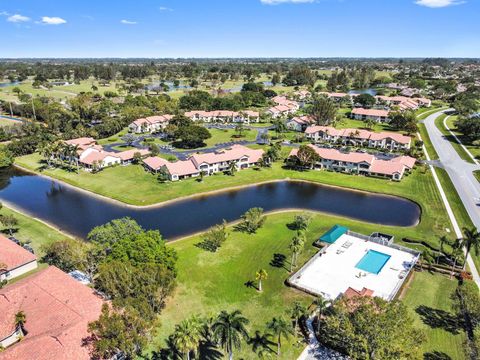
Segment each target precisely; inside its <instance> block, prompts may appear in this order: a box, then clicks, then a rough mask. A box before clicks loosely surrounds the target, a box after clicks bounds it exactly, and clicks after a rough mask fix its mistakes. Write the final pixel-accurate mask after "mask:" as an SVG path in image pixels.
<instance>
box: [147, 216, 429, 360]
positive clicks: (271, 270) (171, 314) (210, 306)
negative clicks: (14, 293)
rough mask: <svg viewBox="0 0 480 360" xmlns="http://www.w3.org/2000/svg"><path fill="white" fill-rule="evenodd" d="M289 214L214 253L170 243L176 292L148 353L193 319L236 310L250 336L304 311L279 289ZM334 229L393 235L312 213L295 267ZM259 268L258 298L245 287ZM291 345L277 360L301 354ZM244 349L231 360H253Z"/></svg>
mask: <svg viewBox="0 0 480 360" xmlns="http://www.w3.org/2000/svg"><path fill="white" fill-rule="evenodd" d="M294 214H295V212H287V213H277V214H270V215H268V216H267V221H266V223H265V225H264V227H263V228H262V229H260V230H259V231H258V232H257V234H255V235H246V234H244V233H239V232H233V231H232V232H231V233H230V236H229V238H228V240H227V242H226V243H225V244H224V246H222V247H221V248H220V250H219V251H218V252H216V253H211V252H207V251H205V250H202V249H200V248H199V247H197V246H195V244H197V243H199V242H200V241H201V237H200V236H193V237H189V238H185V239H182V240H179V241H176V242H173V243H170V245H169V246H172V247H173V248H174V249H175V250H177V253H178V257H179V259H178V263H177V264H178V287H177V290H176V292H175V295H174V296H173V298H172V299H170V300H169V301H168V303H167V306H166V308H165V310H163V312H162V314H161V317H160V319H161V328H160V331H159V332H158V334H157V336H156V338H155V339H154V343H153V346H152V349H154V350H156V349H158V348H159V347H161V346H162V345H164V343H163V341H164V340H165V339H166V338H167V337H168V335H169V334H171V333H172V331H173V329H174V326H175V324H177V323H178V322H180V321H181V320H183V319H185V318H187V317H189V316H191V315H194V314H200V315H206V316H212V315H215V314H217V313H218V312H219V311H221V310H224V309H226V310H234V309H239V310H241V311H242V313H243V314H244V315H245V316H246V317H247V318H249V319H250V321H251V324H250V326H249V332H250V333H253V332H254V331H255V330H263V329H264V325H265V323H266V322H267V321H269V320H270V319H271V318H272V317H274V316H281V315H283V314H284V313H285V311H286V309H288V308H289V306H290V305H291V304H292V303H293V301H295V300H299V301H302V302H303V303H304V304H305V305H309V304H310V303H311V302H312V299H313V298H312V297H310V296H308V295H306V294H304V293H303V292H300V291H297V290H294V289H292V288H289V287H287V286H286V285H285V284H284V281H285V280H286V279H287V278H288V277H289V270H290V263H289V261H290V256H291V252H290V250H289V249H288V245H289V243H290V241H291V238H292V236H293V235H294V232H293V231H291V230H289V229H288V227H287V224H288V223H290V222H291V221H292V219H293V216H294ZM334 224H342V225H345V226H347V227H349V228H350V229H352V230H353V231H357V232H360V233H364V234H370V233H372V232H373V231H386V232H387V233H391V232H392V228H391V227H382V226H378V225H374V224H367V223H362V222H358V221H353V220H348V219H345V218H340V217H335V216H328V215H325V214H319V213H313V218H312V222H311V224H310V227H309V230H308V233H307V238H308V240H307V241H306V245H305V249H304V251H303V253H302V254H301V256H300V259H299V262H298V265H299V266H301V265H302V264H303V263H304V262H305V261H307V260H308V259H309V258H310V257H311V256H312V255H313V254H314V253H315V252H316V251H318V249H316V248H314V247H313V246H312V245H311V244H312V243H313V242H314V241H315V240H316V239H317V238H318V237H319V236H320V235H321V234H322V233H323V232H325V231H326V230H328V229H329V228H330V227H331V226H333V225H334ZM396 231H397V234H399V236H401V235H400V234H402V233H403V229H401V228H396ZM274 254H277V257H281V256H282V255H283V256H285V263H284V267H275V266H273V265H271V261H272V260H273V258H274ZM277 266H278V265H277ZM260 268H263V269H265V270H267V272H268V279H267V280H266V281H264V284H263V287H264V291H263V292H262V293H259V292H257V291H256V290H255V289H253V288H251V287H247V286H246V285H245V284H246V283H247V282H249V281H254V280H255V272H256V271H257V270H258V269H260ZM420 298H421V297H420ZM296 343H297V342H296V341H294V340H293V339H290V340H288V341H284V342H283V347H282V357H281V359H295V358H296V357H297V356H298V355H299V354H300V352H301V351H302V350H303V347H304V345H303V344H302V345H301V346H295V344H296ZM244 347H245V348H244V349H243V351H242V352H241V353H240V354H237V355H236V358H242V357H243V358H245V359H252V358H254V356H253V355H252V353H251V352H250V349H249V348H247V346H246V345H245V344H244Z"/></svg>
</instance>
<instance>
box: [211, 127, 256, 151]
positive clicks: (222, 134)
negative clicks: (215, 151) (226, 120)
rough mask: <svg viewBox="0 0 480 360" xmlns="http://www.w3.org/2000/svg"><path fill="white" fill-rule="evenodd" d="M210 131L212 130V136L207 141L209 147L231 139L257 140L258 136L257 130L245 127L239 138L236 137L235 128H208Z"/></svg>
mask: <svg viewBox="0 0 480 360" xmlns="http://www.w3.org/2000/svg"><path fill="white" fill-rule="evenodd" d="M208 131H210V134H212V137H211V138H210V139H207V140H206V141H205V143H206V144H207V147H210V146H214V145H216V144H220V143H225V142H230V141H241V140H246V141H255V139H256V138H257V131H256V130H249V129H245V131H244V133H243V136H242V137H239V138H237V137H235V135H237V133H236V132H235V130H223V129H208Z"/></svg>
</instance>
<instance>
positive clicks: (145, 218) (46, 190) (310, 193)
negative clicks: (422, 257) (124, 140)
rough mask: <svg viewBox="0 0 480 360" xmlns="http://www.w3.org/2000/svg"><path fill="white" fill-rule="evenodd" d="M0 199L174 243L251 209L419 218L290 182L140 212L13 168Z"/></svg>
mask: <svg viewBox="0 0 480 360" xmlns="http://www.w3.org/2000/svg"><path fill="white" fill-rule="evenodd" d="M247 171H248V170H247ZM119 181H121V179H119ZM191 186H195V185H194V183H192V184H191ZM159 187H160V185H159ZM159 191H160V190H159ZM0 200H2V201H6V202H8V203H11V204H13V205H15V206H16V207H18V208H19V209H21V210H23V211H25V212H27V213H28V214H30V215H32V216H34V217H37V218H39V219H42V220H45V221H47V222H49V223H51V224H53V225H55V226H56V227H58V228H60V229H62V230H64V231H67V232H69V233H71V234H73V235H76V236H79V237H85V235H86V234H87V233H88V232H89V231H90V230H91V229H92V228H93V227H94V226H97V225H101V224H104V223H106V222H108V221H110V220H112V219H116V218H121V217H124V216H130V217H132V218H133V219H135V220H136V221H138V223H139V224H141V225H142V226H143V227H145V228H147V229H158V230H160V232H161V233H162V235H163V236H164V237H165V238H167V239H173V238H177V237H180V236H184V235H188V234H191V233H195V232H198V231H202V230H206V229H208V228H209V227H210V226H212V225H215V224H218V223H220V222H221V221H222V220H223V219H225V220H227V221H233V220H236V219H238V218H239V217H240V215H242V214H243V213H244V212H245V211H246V210H248V209H249V208H251V207H255V206H258V207H262V208H263V209H264V210H265V211H273V210H281V209H288V208H299V209H306V210H316V211H323V212H326V213H330V214H334V215H340V216H346V217H350V218H354V219H357V220H361V221H367V222H372V223H378V224H383V225H394V226H412V225H415V224H417V223H418V221H419V218H420V208H419V206H418V205H417V204H415V203H414V202H411V201H409V200H406V199H403V198H398V197H393V196H383V195H380V194H370V193H364V192H359V191H351V190H347V189H341V188H334V187H328V186H322V185H318V184H313V183H305V182H292V181H281V182H274V183H269V184H261V185H254V186H250V187H246V188H242V189H239V190H232V191H226V192H221V193H216V194H212V195H203V196H198V197H194V198H188V199H184V200H181V201H178V202H174V203H170V204H167V205H165V206H161V207H150V208H144V209H138V208H132V207H127V206H122V205H121V204H118V203H115V202H112V201H107V200H104V199H101V198H99V197H95V196H92V195H90V194H88V193H86V192H84V191H79V190H77V189H75V188H72V187H71V186H66V185H62V184H61V183H59V182H57V181H54V180H51V179H49V178H46V177H42V176H37V175H33V174H30V173H26V172H23V171H21V170H18V169H15V168H11V169H7V170H2V171H0Z"/></svg>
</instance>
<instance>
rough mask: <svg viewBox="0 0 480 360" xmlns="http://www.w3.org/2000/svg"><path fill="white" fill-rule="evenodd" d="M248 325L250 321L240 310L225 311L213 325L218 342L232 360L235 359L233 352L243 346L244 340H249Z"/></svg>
mask: <svg viewBox="0 0 480 360" xmlns="http://www.w3.org/2000/svg"><path fill="white" fill-rule="evenodd" d="M248 323H249V321H248V319H247V318H246V317H244V316H243V315H242V313H241V312H240V310H235V311H233V312H231V313H228V312H226V311H225V310H223V311H222V312H221V313H220V314H219V315H218V317H217V319H216V321H215V323H214V324H213V325H212V330H213V335H214V338H215V340H216V342H217V343H218V344H220V345H221V346H222V347H223V349H224V350H225V352H226V353H227V354H228V358H229V359H230V360H232V359H233V350H234V349H239V348H240V347H241V346H242V339H245V340H247V339H248V333H247V329H246V328H245V326H246V325H247V324H248Z"/></svg>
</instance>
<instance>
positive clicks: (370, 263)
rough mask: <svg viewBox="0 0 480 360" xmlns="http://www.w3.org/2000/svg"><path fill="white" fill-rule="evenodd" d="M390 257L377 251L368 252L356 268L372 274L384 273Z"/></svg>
mask: <svg viewBox="0 0 480 360" xmlns="http://www.w3.org/2000/svg"><path fill="white" fill-rule="evenodd" d="M390 257H391V256H390V255H387V254H384V253H381V252H378V251H375V250H368V252H367V253H366V254H365V255H363V257H362V259H361V260H360V261H359V262H358V263H357V265H355V267H356V268H357V269H360V270H363V271H367V272H369V273H372V274H378V273H379V272H380V271H382V269H383V267H384V266H385V264H386V263H387V261H388V260H389V259H390Z"/></svg>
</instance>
